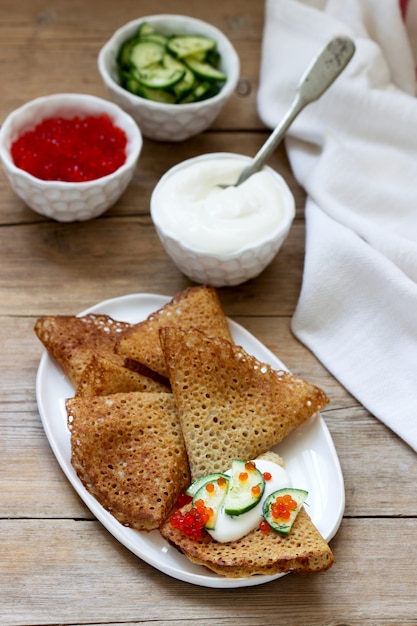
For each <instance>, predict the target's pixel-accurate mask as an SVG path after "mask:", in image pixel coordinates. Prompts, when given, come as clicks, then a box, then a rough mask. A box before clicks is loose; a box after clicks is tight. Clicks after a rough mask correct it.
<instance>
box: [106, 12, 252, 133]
mask: <svg viewBox="0 0 417 626" xmlns="http://www.w3.org/2000/svg"><path fill="white" fill-rule="evenodd" d="M143 22H148V23H149V24H150V25H151V26H153V27H154V28H155V29H156V30H158V31H160V32H162V33H164V34H166V35H182V34H194V35H197V34H198V35H204V36H207V37H211V38H213V39H214V40H215V41H216V42H217V49H218V51H219V53H220V55H221V65H220V68H221V70H222V71H223V72H224V73H225V74H226V75H227V80H226V82H225V84H224V85H223V87H222V88H221V90H220V92H219V93H218V94H217V95H215V96H213V97H212V98H208V99H207V100H203V101H201V102H192V103H188V104H164V103H161V102H154V101H152V100H148V99H146V98H142V97H140V96H137V95H135V94H132V93H130V92H129V91H127V90H126V89H124V88H123V87H121V86H120V83H119V77H118V69H117V55H118V52H119V49H120V47H121V45H122V43H123V42H124V41H126V40H127V39H128V38H129V37H132V36H133V35H134V34H135V33H136V32H137V30H138V27H139V25H140V24H141V23H143ZM98 69H99V72H100V74H101V77H102V79H103V82H104V84H105V85H106V87H107V89H108V92H109V94H110V97H111V98H112V100H113V101H114V102H116V103H117V104H118V105H119V106H121V107H122V109H124V110H125V111H127V112H128V113H130V115H131V116H132V117H133V118H134V119H135V120H136V122H137V123H138V124H139V127H140V129H141V131H142V133H143V135H144V136H145V137H148V138H150V139H153V140H156V141H184V140H185V139H188V138H189V137H192V136H194V135H197V134H198V133H201V132H202V131H204V130H206V129H207V128H208V127H209V126H211V124H212V123H213V121H214V120H215V118H216V117H217V115H218V114H219V113H220V110H221V109H222V107H223V106H224V105H225V103H226V102H227V100H228V99H229V98H230V96H231V95H232V93H233V92H234V90H235V88H236V85H237V82H238V80H239V71H240V63H239V57H238V55H237V53H236V50H235V49H234V47H233V45H232V44H231V42H230V41H229V39H228V38H227V37H226V36H225V35H224V34H223V33H222V32H221V31H220V30H219V29H218V28H216V27H215V26H212V25H211V24H208V23H207V22H203V21H202V20H199V19H196V18H193V17H188V16H186V15H148V16H145V17H141V18H139V19H136V20H133V21H131V22H128V23H127V24H125V25H124V26H122V27H121V28H119V29H118V30H117V31H116V32H115V33H114V35H113V36H112V37H111V39H110V40H109V41H108V42H107V43H106V44H105V45H104V46H103V48H102V49H101V50H100V53H99V56H98Z"/></svg>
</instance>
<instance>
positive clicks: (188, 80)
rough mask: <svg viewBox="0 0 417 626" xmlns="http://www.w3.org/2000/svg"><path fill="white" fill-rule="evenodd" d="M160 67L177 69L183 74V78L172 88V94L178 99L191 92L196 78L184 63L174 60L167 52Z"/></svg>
mask: <svg viewBox="0 0 417 626" xmlns="http://www.w3.org/2000/svg"><path fill="white" fill-rule="evenodd" d="M162 65H163V67H165V68H166V69H177V70H182V71H183V72H184V76H183V78H182V79H181V80H180V81H179V82H178V83H177V84H176V85H174V87H173V90H174V93H175V95H176V96H177V98H178V99H181V98H183V97H184V96H185V95H186V94H188V93H189V92H190V91H191V89H193V87H194V86H195V83H196V78H195V76H194V74H193V72H192V71H191V70H190V69H188V67H187V66H186V65H185V63H183V62H182V61H180V60H179V59H176V58H174V57H173V56H172V55H171V54H169V52H166V53H165V54H164V57H163V59H162Z"/></svg>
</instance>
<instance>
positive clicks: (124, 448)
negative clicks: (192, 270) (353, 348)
mask: <svg viewBox="0 0 417 626" xmlns="http://www.w3.org/2000/svg"><path fill="white" fill-rule="evenodd" d="M35 332H36V334H37V336H38V337H39V339H40V340H41V341H42V343H43V344H44V346H45V347H46V349H47V350H48V352H49V353H50V355H51V356H53V358H54V359H56V361H57V362H58V364H59V365H60V366H61V367H62V369H63V370H64V372H65V373H66V374H67V376H68V377H69V379H70V380H71V382H72V383H73V384H74V387H75V395H74V397H73V398H69V399H67V401H66V408H67V414H68V425H69V430H70V433H71V451H72V457H71V461H72V464H73V466H74V468H75V470H76V472H77V474H78V476H79V478H80V480H81V481H82V483H83V484H84V486H85V487H86V489H87V490H88V491H89V492H90V493H91V494H93V495H94V497H95V498H96V499H97V500H98V501H99V502H100V504H101V505H102V506H103V507H104V508H105V509H107V510H108V511H110V512H111V513H112V514H113V516H114V517H115V518H116V519H117V520H118V521H119V522H120V523H122V524H124V525H126V526H130V527H132V528H135V529H137V530H143V531H150V530H156V529H159V531H160V532H161V534H162V535H163V537H165V538H166V539H167V540H169V541H170V542H171V543H173V544H174V545H175V546H177V548H178V549H179V550H180V551H182V552H183V553H184V554H185V555H186V556H187V557H188V558H189V559H190V560H191V561H193V562H196V563H199V564H202V565H205V566H206V567H208V568H209V569H211V570H212V571H214V572H217V573H218V574H221V575H223V576H228V577H247V576H252V575H255V574H276V573H281V572H283V573H284V572H291V571H294V572H302V573H308V572H318V571H324V570H326V569H328V568H329V567H330V566H331V564H332V562H333V554H332V552H331V550H330V548H329V546H328V544H327V543H326V541H325V540H324V539H323V538H322V537H321V535H320V533H319V532H318V531H317V529H316V528H315V527H314V525H313V524H312V522H311V520H310V518H309V516H308V514H307V512H306V511H305V509H302V510H301V511H300V513H299V514H298V516H297V518H296V521H295V523H294V526H293V527H292V530H291V533H290V535H289V536H287V537H285V536H281V535H279V534H278V533H275V532H271V533H269V534H264V533H262V532H260V530H259V529H256V530H254V531H252V532H250V533H249V534H248V535H246V536H245V537H243V538H242V539H240V540H238V541H233V542H229V543H218V542H216V541H214V540H213V539H212V538H211V537H210V536H209V535H208V534H203V537H202V539H199V540H195V539H191V538H190V537H188V536H186V535H185V534H183V533H182V532H181V531H180V530H178V529H176V528H173V526H172V525H171V524H170V515H171V513H172V511H173V510H174V509H175V507H176V503H177V501H178V498H179V496H180V494H181V493H182V492H184V490H185V489H186V488H187V486H188V485H189V484H190V482H191V481H192V480H194V479H196V478H198V477H200V476H202V475H205V474H208V473H211V472H215V471H226V470H227V469H229V468H230V467H231V464H232V460H233V459H244V460H250V459H256V458H257V457H259V456H260V455H262V454H264V453H266V452H268V451H269V450H271V448H273V447H274V446H275V445H276V444H278V443H279V442H280V441H282V440H283V439H284V438H285V437H286V436H288V435H289V434H290V433H291V432H293V431H294V430H295V429H296V428H297V427H298V426H300V425H301V424H303V423H305V422H306V421H307V420H308V419H309V418H310V417H311V416H313V415H314V414H315V413H316V412H317V411H319V410H320V409H321V408H323V407H324V406H325V405H326V404H327V402H328V398H327V397H326V395H325V394H324V392H323V391H322V390H320V389H319V388H317V387H316V386H314V385H311V384H309V383H307V382H306V381H304V380H302V379H301V378H298V377H297V376H294V375H292V374H290V373H288V372H284V371H276V370H273V369H272V368H271V367H270V366H269V365H267V364H263V363H260V362H259V361H257V360H256V359H255V357H253V356H251V355H250V354H248V353H247V352H245V350H244V349H243V348H242V347H240V346H237V345H235V343H234V342H233V339H232V337H231V334H230V330H229V325H228V322H227V319H226V317H225V315H224V312H223V310H222V307H221V304H220V301H219V298H218V295H217V293H216V291H215V290H214V289H213V288H212V287H209V286H205V285H202V286H197V287H192V288H190V289H187V290H185V291H183V292H181V293H180V294H178V295H177V296H176V297H175V298H173V299H172V300H171V301H169V302H168V303H167V304H166V305H165V306H164V307H162V308H161V309H159V310H158V311H155V313H153V314H152V315H150V316H149V317H148V318H147V319H146V320H144V321H143V322H140V323H137V324H127V323H123V322H118V321H115V320H113V319H111V318H110V317H108V316H105V315H87V316H84V317H71V316H44V317H41V318H39V320H38V321H37V323H36V326H35ZM186 506H190V505H186Z"/></svg>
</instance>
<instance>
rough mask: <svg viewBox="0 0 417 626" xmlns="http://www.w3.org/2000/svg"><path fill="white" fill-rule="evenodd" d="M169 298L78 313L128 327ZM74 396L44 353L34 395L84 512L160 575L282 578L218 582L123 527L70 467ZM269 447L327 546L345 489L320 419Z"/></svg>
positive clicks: (249, 347) (242, 339) (244, 337)
mask: <svg viewBox="0 0 417 626" xmlns="http://www.w3.org/2000/svg"><path fill="white" fill-rule="evenodd" d="M169 300H170V298H169V297H168V296H161V295H155V294H131V295H127V296H123V297H120V298H113V299H111V300H105V301H104V302H100V303H99V304H96V305H95V306H93V307H91V308H90V309H88V310H87V311H83V312H82V313H80V315H85V314H87V313H102V314H106V315H110V316H111V317H112V318H114V319H116V320H120V321H125V322H130V323H135V322H139V321H141V320H144V319H145V318H146V317H148V315H150V314H151V313H152V312H154V311H155V310H157V309H159V308H160V307H161V306H163V305H164V304H165V303H166V302H168V301H169ZM229 324H230V329H231V332H232V336H233V339H234V341H235V343H236V344H238V345H241V346H242V347H243V348H244V349H245V350H246V351H247V352H249V353H250V354H253V355H254V356H255V357H256V358H257V359H258V360H260V361H261V362H263V363H269V364H270V365H271V366H272V367H274V368H275V369H286V368H285V366H284V365H283V364H282V363H281V361H279V359H278V358H277V357H276V356H275V355H274V354H273V353H272V352H270V350H268V349H267V348H266V347H265V346H264V345H263V344H262V343H260V342H259V341H258V340H257V339H256V338H255V337H253V335H251V334H250V333H249V332H248V331H247V330H245V329H244V328H243V327H242V326H240V325H239V324H237V323H236V322H233V321H231V320H229ZM73 395H74V388H73V387H72V385H71V384H70V382H69V381H68V379H67V378H66V376H65V375H64V374H63V373H62V370H61V368H60V367H59V366H58V365H57V364H56V362H55V361H54V360H53V359H52V358H51V357H50V356H49V355H48V354H47V352H45V353H44V354H43V355H42V358H41V361H40V364H39V369H38V374H37V380H36V396H37V402H38V408H39V413H40V416H41V419H42V424H43V428H44V430H45V433H46V435H47V437H48V440H49V443H50V446H51V448H52V450H53V452H54V454H55V456H56V458H57V460H58V462H59V464H60V465H61V468H62V470H63V471H64V473H65V475H66V476H67V478H68V480H69V481H70V483H71V484H72V486H73V487H74V489H75V490H76V491H77V493H78V494H79V495H80V497H81V498H82V499H83V501H84V502H85V504H86V505H87V506H88V508H89V509H90V511H91V512H92V513H93V515H94V516H95V517H96V518H97V519H98V520H99V521H100V522H101V523H102V524H103V525H104V526H105V527H106V528H107V530H108V531H109V532H110V533H111V534H112V535H113V536H114V537H116V539H118V540H119V541H120V542H121V543H122V544H123V545H124V546H126V547H127V548H128V549H129V550H131V551H132V552H133V553H134V554H136V555H137V556H138V557H140V558H141V559H142V560H143V561H146V563H149V564H150V565H152V566H153V567H155V568H157V569H158V570H160V571H161V572H164V573H165V574H168V575H169V576H172V577H173V578H176V579H178V580H182V581H186V582H189V583H193V584H195V585H201V586H204V587H213V588H235V587H249V586H253V585H260V584H262V583H266V582H269V581H271V580H274V579H276V578H280V577H281V576H283V575H284V574H277V575H274V576H253V577H249V578H239V579H236V578H224V577H222V576H218V575H217V574H214V573H210V572H208V571H206V570H205V569H204V568H203V567H201V566H199V565H194V564H193V563H191V562H190V561H189V560H188V559H187V558H186V557H185V556H183V555H182V554H180V553H179V552H178V551H177V550H176V549H175V548H174V547H172V546H171V545H169V544H168V543H167V542H166V541H165V540H164V539H163V538H162V536H161V535H160V533H159V532H158V531H153V532H151V533H146V532H140V531H137V530H133V529H132V528H126V527H125V526H122V524H120V523H119V522H118V521H117V520H116V519H115V518H114V517H113V516H112V515H110V513H108V512H107V511H106V510H105V509H104V508H103V507H102V506H101V505H100V504H99V503H98V502H97V500H96V499H95V498H94V497H93V496H91V495H90V494H89V493H88V491H87V490H86V489H85V488H84V486H83V484H82V483H81V481H80V480H79V478H78V476H77V475H76V473H75V471H74V469H73V467H72V465H71V446H70V434H69V431H68V428H67V416H66V411H65V399H66V398H69V397H72V396H73ZM275 450H276V451H277V452H279V453H280V454H281V456H282V457H283V458H284V460H285V463H286V468H287V470H288V472H289V473H290V475H291V479H292V482H293V484H294V485H296V486H297V487H298V488H300V489H306V490H307V491H308V492H309V496H308V501H307V503H308V512H309V515H310V517H311V519H312V521H313V523H314V524H315V526H316V527H317V528H318V530H319V531H320V533H321V534H322V535H323V537H324V538H325V539H326V540H327V541H329V540H330V539H331V538H332V537H333V536H334V535H335V533H336V531H337V529H338V528H339V525H340V523H341V520H342V516H343V511H344V507H345V491H344V482H343V476H342V471H341V468H340V464H339V459H338V457H337V453H336V450H335V447H334V444H333V441H332V438H331V436H330V433H329V431H328V429H327V426H326V424H325V422H324V420H323V419H322V418H321V417H320V415H315V416H314V417H313V418H311V419H310V420H309V421H308V422H307V423H306V424H303V425H302V426H301V427H299V428H298V429H297V430H296V431H295V432H294V433H292V434H291V435H290V436H289V437H287V438H286V439H285V440H284V441H283V442H282V443H281V444H279V445H278V446H276V448H275Z"/></svg>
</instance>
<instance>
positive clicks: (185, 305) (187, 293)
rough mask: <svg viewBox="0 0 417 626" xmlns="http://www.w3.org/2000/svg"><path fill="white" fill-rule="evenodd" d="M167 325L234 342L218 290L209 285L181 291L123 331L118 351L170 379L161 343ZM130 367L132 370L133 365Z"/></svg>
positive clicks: (117, 344)
mask: <svg viewBox="0 0 417 626" xmlns="http://www.w3.org/2000/svg"><path fill="white" fill-rule="evenodd" d="M164 326H177V327H178V328H183V329H188V328H199V329H200V330H201V331H203V332H205V333H206V334H207V335H208V336H209V337H216V336H218V337H224V338H226V339H229V340H231V335H230V330H229V326H228V323H227V319H226V317H225V315H224V311H223V309H222V306H221V303H220V300H219V297H218V295H217V292H216V290H215V289H214V288H213V287H210V286H208V285H198V286H196V287H190V288H189V289H185V290H184V291H182V292H180V293H179V294H178V295H177V296H175V297H174V298H173V299H172V300H170V302H168V303H167V304H166V305H165V306H163V307H162V308H160V309H158V310H157V311H155V312H154V313H152V314H151V315H150V316H149V317H148V318H147V319H146V320H145V321H143V322H140V323H138V324H133V325H132V326H131V327H130V328H128V329H126V330H125V331H124V332H122V333H121V335H120V337H119V338H118V341H117V343H116V348H115V349H116V352H117V353H118V354H120V355H123V356H125V357H127V358H128V359H129V361H130V360H132V361H136V362H138V363H140V364H142V365H145V366H146V367H147V368H149V369H150V370H151V371H153V372H156V373H157V374H159V375H160V376H163V377H165V378H167V376H168V373H167V369H166V365H165V359H164V355H163V353H162V350H161V345H160V341H159V330H160V328H162V327H164ZM129 366H130V367H133V365H132V364H131V363H129Z"/></svg>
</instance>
